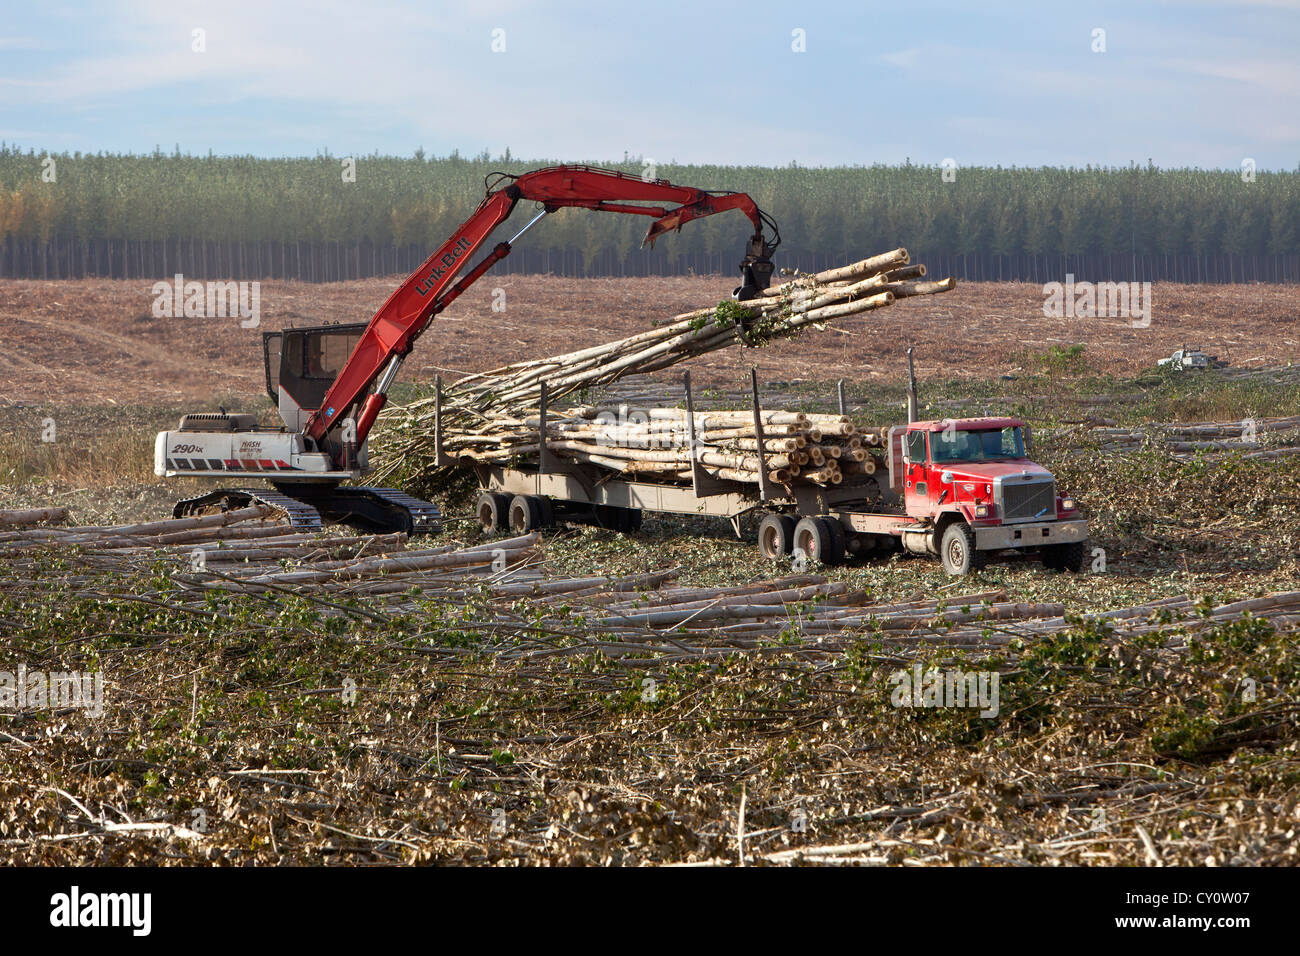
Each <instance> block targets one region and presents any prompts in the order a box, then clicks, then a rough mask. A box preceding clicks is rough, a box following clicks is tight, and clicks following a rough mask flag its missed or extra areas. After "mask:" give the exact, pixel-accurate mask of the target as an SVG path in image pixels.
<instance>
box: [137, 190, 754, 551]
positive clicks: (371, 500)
mask: <svg viewBox="0 0 1300 956" xmlns="http://www.w3.org/2000/svg"><path fill="white" fill-rule="evenodd" d="M484 191H485V193H486V195H485V196H484V198H483V201H482V202H481V203H480V204H479V206H478V208H477V209H476V210H475V211H474V213H473V214H472V215H471V216H470V217H469V218H468V219H467V220H466V221H465V222H464V223H462V224H461V226H460V227H459V228H458V229H457V230H456V232H455V234H454V235H452V236H451V238H449V239H447V240H446V242H444V243H443V244H442V246H441V247H439V248H438V249H437V250H436V251H435V252H434V253H433V254H432V255H431V256H429V258H428V259H427V260H425V262H424V263H423V264H422V265H421V266H420V267H419V268H418V269H416V270H415V272H414V273H412V274H411V275H410V276H409V277H408V278H407V279H406V281H405V282H403V283H402V285H401V286H399V287H398V288H397V290H396V291H395V292H393V294H392V295H391V296H389V298H388V300H387V301H386V302H385V303H384V304H383V305H382V306H381V307H380V309H379V311H378V312H376V313H375V314H374V316H373V317H372V318H371V319H370V321H369V322H368V323H356V324H349V325H327V326H318V327H301V328H288V329H284V330H283V331H281V332H268V333H264V334H263V354H264V361H265V375H266V391H267V394H268V396H269V397H270V399H271V402H272V403H273V404H274V406H275V408H276V411H277V413H278V414H279V417H280V421H281V424H280V425H278V426H263V425H259V424H258V416H257V415H255V414H230V413H227V412H226V411H225V410H224V409H223V410H221V411H219V412H200V413H196V414H190V415H186V416H184V417H183V418H182V419H181V422H180V426H179V427H178V428H177V429H176V430H175V431H165V432H161V433H159V435H158V437H157V439H156V440H155V444H154V472H155V473H156V474H157V475H159V476H161V477H169V478H170V477H178V476H181V477H198V478H219V479H225V480H229V479H237V480H241V481H246V480H248V479H265V480H266V481H268V482H269V483H270V486H271V487H270V488H262V487H243V488H221V489H218V490H216V491H213V492H210V493H207V494H203V495H199V496H197V497H194V498H188V499H186V500H184V501H180V502H178V503H177V504H176V506H175V508H174V509H173V513H174V515H175V516H176V517H178V518H180V517H185V516H186V515H192V514H200V513H203V512H206V511H210V510H215V509H229V508H239V507H244V506H246V505H248V504H250V503H252V502H262V503H265V504H268V505H270V506H273V507H276V508H280V509H282V510H284V511H285V512H286V513H287V514H288V515H289V519H290V521H291V523H292V524H293V526H294V527H295V528H298V529H300V530H318V529H319V528H320V527H321V523H322V521H323V520H324V521H329V522H338V523H347V524H351V525H353V526H356V527H359V528H362V529H365V530H375V531H385V532H391V531H405V532H407V533H416V534H418V533H435V532H437V531H438V530H439V526H440V524H441V514H440V513H439V511H438V508H437V507H436V506H435V505H433V504H432V503H430V502H427V501H421V500H419V499H416V498H413V497H411V496H409V495H406V494H404V493H402V492H400V491H396V490H393V489H389V488H371V487H360V486H356V485H349V484H347V482H352V481H356V480H357V479H358V478H359V477H360V476H361V475H362V474H363V473H364V472H365V471H367V470H368V455H367V445H366V440H367V437H368V435H369V433H370V429H371V427H372V426H373V425H374V423H375V418H376V417H377V416H378V414H379V412H380V410H381V409H382V408H383V407H384V403H385V402H386V400H387V395H388V390H389V387H390V386H391V385H392V384H393V380H394V379H395V378H396V376H397V372H398V369H399V368H401V365H402V360H403V359H404V358H405V357H406V356H407V355H408V354H409V353H410V351H411V349H412V348H413V347H414V345H415V342H416V339H418V338H419V336H420V335H421V333H423V332H424V330H425V329H426V328H427V327H428V325H429V323H430V322H431V321H432V320H433V319H434V317H435V316H437V315H438V314H439V313H440V312H442V311H443V310H444V309H446V308H447V306H449V305H450V304H451V303H452V302H453V301H455V299H456V298H458V297H459V296H460V295H461V293H463V292H464V291H465V290H466V289H467V288H468V287H469V286H470V285H472V284H473V283H474V282H475V281H477V280H478V279H479V278H480V277H481V276H482V275H483V274H484V273H486V272H487V271H488V270H489V269H491V268H492V266H494V265H495V264H496V263H497V262H500V261H501V260H502V259H504V258H505V257H506V256H507V255H509V254H510V251H511V249H512V247H513V245H514V243H515V242H516V241H518V239H519V237H520V236H522V235H523V234H524V233H525V232H527V231H528V230H529V229H530V228H532V226H533V225H535V224H536V223H537V222H538V221H539V220H540V219H542V217H544V216H546V215H547V214H548V213H552V212H554V211H556V210H557V209H561V208H564V207H576V208H580V209H590V210H593V211H597V212H616V213H627V214H632V215H640V216H651V217H653V219H654V222H652V223H651V225H650V228H649V230H648V231H647V233H646V236H645V239H644V241H643V244H649V245H653V244H654V241H655V240H656V239H657V238H658V237H659V236H661V235H663V234H664V233H665V232H668V231H670V230H679V229H681V227H682V226H683V225H685V224H686V223H687V222H690V221H691V220H693V219H699V218H702V217H704V216H711V215H713V214H715V213H719V212H725V211H727V210H731V209H738V210H740V211H741V212H743V213H744V214H745V215H746V216H747V217H748V218H749V220H750V222H751V223H752V224H753V227H754V232H753V235H752V236H751V237H750V239H749V241H748V245H747V247H746V252H745V255H744V258H743V260H742V261H741V263H740V272H741V285H740V286H739V287H738V288H737V289H736V290H735V292H734V296H735V297H736V298H737V299H738V300H741V301H744V300H747V299H750V298H753V297H754V296H756V295H758V294H759V293H760V292H761V291H762V290H764V289H766V288H767V287H768V285H769V284H770V281H771V276H772V270H773V266H772V259H771V256H772V253H773V252H774V251H775V250H776V247H777V245H778V244H779V243H780V234H779V232H778V231H777V228H776V224H775V222H773V221H772V219H771V217H769V216H768V215H767V214H766V213H764V212H763V211H762V210H760V209H759V208H758V206H757V205H756V204H755V203H754V201H753V199H751V198H750V197H749V196H748V195H746V194H745V193H741V192H725V191H706V190H702V189H695V188H692V187H687V186H674V185H673V184H672V183H670V182H667V181H666V180H662V179H653V180H647V179H644V178H642V177H638V176H629V175H627V174H624V173H620V172H615V171H612V170H605V169H598V168H596V167H591V166H577V165H566V166H552V167H547V168H546V169H538V170H534V171H533V172H530V173H525V174H523V175H521V176H511V175H508V174H506V173H492V174H491V175H489V176H488V177H487V178H486V179H485V181H484ZM526 201H533V202H537V203H539V204H540V205H541V209H540V211H539V212H538V213H537V214H536V215H535V216H534V217H533V218H532V219H531V220H530V221H529V222H528V223H527V224H526V225H525V226H524V227H523V228H522V229H520V230H519V232H517V233H516V234H515V235H514V236H513V237H511V238H510V239H509V240H508V241H505V242H499V243H497V244H496V246H494V247H493V248H492V249H491V251H490V252H488V253H486V254H485V255H484V256H483V257H482V258H481V259H480V260H479V261H478V263H477V264H476V265H474V266H473V267H472V268H468V269H467V268H466V267H467V266H469V263H470V262H471V260H472V259H473V257H474V255H475V253H476V252H478V250H479V249H480V248H481V247H482V246H483V245H484V244H485V243H486V242H487V240H488V238H489V237H490V236H491V234H492V232H493V231H494V230H495V229H496V228H497V227H498V226H499V225H501V224H502V223H503V222H505V220H506V219H507V218H508V217H509V216H510V214H511V213H512V212H513V211H514V209H515V207H516V206H517V205H518V204H519V203H520V202H526ZM670 207H671V208H670ZM765 230H767V232H766V233H765ZM768 233H770V235H769V234H768ZM458 276H459V278H458Z"/></svg>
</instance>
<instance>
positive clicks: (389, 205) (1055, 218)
mask: <svg viewBox="0 0 1300 956" xmlns="http://www.w3.org/2000/svg"><path fill="white" fill-rule="evenodd" d="M552 162H553V161H550V160H544V161H533V162H521V161H519V160H517V159H513V158H511V157H510V156H509V154H508V153H507V154H506V155H504V156H499V157H492V156H489V155H487V154H486V153H484V154H481V155H479V156H475V157H462V156H460V155H458V154H455V153H453V154H452V155H450V156H446V157H430V156H425V155H423V154H422V153H417V154H416V155H415V156H412V157H406V158H401V157H393V156H380V155H372V156H357V157H339V156H331V155H328V154H322V155H318V156H315V157H310V158H282V159H267V158H258V157H252V156H213V155H208V156H191V155H185V154H181V153H180V152H179V151H177V152H174V153H163V152H161V151H155V152H154V153H152V154H148V155H123V154H107V153H96V154H84V153H41V152H37V151H34V150H27V151H22V150H19V149H17V148H13V147H10V146H0V275H32V274H41V271H42V269H43V270H44V273H45V274H47V275H50V274H53V275H55V276H63V275H69V274H105V275H136V274H140V275H145V274H165V273H166V271H167V270H168V269H174V268H176V267H177V266H180V265H184V264H186V263H187V262H188V263H189V264H190V265H191V266H197V267H198V270H199V271H202V270H204V269H211V268H214V267H215V268H224V269H225V270H226V272H227V274H232V275H233V274H234V273H235V272H236V271H237V272H239V273H240V274H243V275H245V276H248V275H252V274H253V273H257V272H258V271H261V272H263V273H265V274H266V275H267V276H268V277H269V276H270V275H272V274H274V275H289V276H295V275H296V276H297V277H300V278H313V277H314V278H323V277H330V278H348V277H352V276H354V275H368V274H385V272H386V270H390V269H391V270H394V271H402V270H403V268H404V267H405V265H406V264H407V263H408V262H409V261H410V260H411V258H412V256H414V257H415V259H416V261H417V262H418V259H419V251H420V250H430V251H431V250H432V249H433V248H434V247H435V246H437V245H438V244H439V243H441V242H442V241H443V240H444V239H445V238H446V237H447V236H449V235H450V234H451V233H452V232H453V231H454V230H455V228H456V227H457V226H458V225H459V224H460V223H461V222H462V221H463V220H464V219H465V217H466V216H468V215H469V213H470V212H471V211H472V210H473V208H474V207H475V206H476V205H477V204H478V202H479V200H480V199H481V198H482V196H483V190H484V183H483V181H484V177H485V176H486V175H488V174H489V173H491V172H493V171H496V170H503V171H506V172H512V173H521V172H525V171H527V170H529V169H532V168H536V167H539V166H544V165H550V164H552ZM593 165H605V166H608V167H610V168H615V169H621V170H623V171H625V172H629V173H633V174H648V175H654V176H657V177H660V178H664V179H668V180H670V181H672V182H674V183H677V184H681V185H690V186H698V187H701V188H705V189H732V190H744V191H745V192H748V193H750V195H752V196H753V197H754V199H755V200H756V201H757V202H758V204H759V205H760V206H761V207H762V208H763V209H764V210H766V211H767V212H768V213H770V214H771V215H772V216H773V217H774V218H775V219H776V221H777V222H778V223H779V224H780V227H781V235H782V245H781V250H780V264H783V265H787V264H796V265H801V266H804V267H808V266H812V267H817V266H818V265H819V264H820V263H825V262H830V263H834V262H837V261H843V260H844V259H845V258H848V257H855V256H861V255H866V254H870V253H874V252H878V251H881V250H884V249H889V248H893V247H895V246H899V245H903V246H907V247H908V248H909V249H910V250H913V252H914V253H915V254H916V258H917V259H923V258H926V257H928V260H934V259H941V260H944V261H945V262H955V263H958V264H959V267H958V268H957V269H956V270H955V271H957V272H958V274H960V272H961V269H962V268H964V269H966V271H967V276H966V277H967V278H987V279H996V278H999V277H1002V278H1032V275H1031V274H1030V273H1037V272H1040V271H1042V272H1046V273H1048V274H1054V273H1055V272H1056V271H1059V269H1058V265H1059V264H1061V263H1067V264H1068V263H1070V262H1074V263H1076V264H1079V265H1081V266H1082V267H1084V268H1089V267H1090V266H1089V264H1092V265H1091V267H1092V268H1095V269H1098V270H1102V271H1109V272H1123V273H1124V274H1123V275H1117V276H1115V277H1116V278H1130V277H1136V274H1137V273H1138V272H1143V273H1150V272H1151V271H1152V270H1153V269H1154V270H1156V271H1160V270H1161V269H1163V270H1164V271H1165V272H1167V273H1168V274H1169V275H1168V277H1177V276H1178V275H1180V274H1181V275H1182V276H1183V277H1184V278H1185V280H1186V281H1198V280H1197V278H1196V277H1197V276H1198V275H1202V273H1203V277H1202V279H1201V280H1200V281H1241V280H1243V279H1246V280H1249V279H1251V278H1263V279H1283V280H1290V281H1296V280H1297V279H1300V231H1298V225H1297V224H1298V222H1300V171H1285V172H1274V171H1259V172H1253V171H1238V170H1204V169H1161V168H1159V167H1156V166H1153V165H1146V166H1136V165H1135V166H1132V167H1128V168H1100V167H1085V168H1055V167H1034V168H1028V167H960V168H955V169H946V168H944V167H941V166H928V165H915V164H905V165H896V166H884V165H872V166H844V167H830V168H822V167H817V168H808V167H802V166H798V165H793V164H792V165H790V166H785V167H776V168H773V167H757V166H698V165H671V164H659V165H657V166H656V165H655V164H653V163H651V162H650V161H648V160H644V159H641V158H631V157H625V158H624V160H623V161H621V162H616V163H593ZM647 222H648V221H647V220H645V219H642V218H641V217H632V216H618V215H612V214H602V213H591V212H587V211H585V210H562V211H560V212H558V213H557V214H555V215H554V216H553V217H551V218H550V219H548V220H547V221H546V222H545V223H543V224H540V225H539V227H538V228H536V229H534V230H533V231H532V232H531V233H530V234H529V235H528V236H527V237H526V239H525V240H523V241H522V242H521V243H520V250H519V252H517V253H516V254H515V256H514V257H513V258H515V259H516V263H515V264H514V266H515V268H516V269H517V268H520V267H527V268H528V269H529V270H530V271H558V272H563V273H565V274H599V275H610V274H613V275H618V274H647V273H650V274H654V273H663V272H676V271H687V270H694V271H716V270H717V268H718V266H721V271H723V272H731V271H732V270H733V268H734V263H733V262H732V261H731V259H733V258H738V257H739V255H740V254H741V251H742V244H743V239H744V237H745V235H746V233H747V224H746V223H745V222H743V220H741V219H740V217H739V214H735V213H727V214H724V215H720V216H716V217H712V218H711V219H708V220H703V221H700V222H695V223H691V224H690V225H688V226H687V227H686V228H685V229H683V230H682V232H681V233H680V234H677V235H672V236H668V237H666V238H665V239H664V240H662V241H661V243H660V245H659V248H658V249H656V250H654V251H647V250H642V249H641V248H640V239H641V237H642V235H643V234H644V230H645V228H646V225H647ZM304 255H305V261H306V262H307V263H308V264H307V265H302V264H301V263H303V262H304ZM329 257H333V258H332V259H330V258H329ZM331 262H332V264H330V263H331ZM208 263H213V264H214V265H212V266H210V265H208ZM313 263H314V264H313ZM1180 264H1181V265H1180ZM295 270H296V271H295ZM190 271H192V272H193V271H195V270H194V269H191V270H190ZM972 271H973V272H974V275H971V274H970V273H971V272H972ZM1130 272H1132V273H1133V275H1132V276H1130V275H1129V273H1130ZM309 273H310V274H309ZM254 277H255V276H254ZM1106 277H1107V276H1103V275H1097V276H1094V278H1106Z"/></svg>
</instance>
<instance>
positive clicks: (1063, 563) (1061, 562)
mask: <svg viewBox="0 0 1300 956" xmlns="http://www.w3.org/2000/svg"><path fill="white" fill-rule="evenodd" d="M1086 554H1087V542H1086V541H1074V542H1071V543H1069V544H1049V545H1047V547H1045V548H1043V550H1042V556H1043V567H1045V568H1047V569H1048V570H1049V571H1070V572H1073V573H1074V574H1082V573H1083V564H1084V556H1085V555H1086Z"/></svg>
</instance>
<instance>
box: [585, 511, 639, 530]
mask: <svg viewBox="0 0 1300 956" xmlns="http://www.w3.org/2000/svg"><path fill="white" fill-rule="evenodd" d="M642 517H643V515H642V513H641V509H640V508H621V507H619V506H618V505H597V506H596V522H597V524H599V525H600V526H601V527H602V528H605V529H607V530H609V531H617V532H618V533H619V534H632V533H633V532H635V531H640V530H641V520H642Z"/></svg>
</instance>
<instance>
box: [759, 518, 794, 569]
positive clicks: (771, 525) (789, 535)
mask: <svg viewBox="0 0 1300 956" xmlns="http://www.w3.org/2000/svg"><path fill="white" fill-rule="evenodd" d="M793 550H794V519H793V518H791V517H790V516H789V515H776V514H772V515H764V516H763V520H762V521H760V522H759V523H758V553H759V554H761V555H762V556H763V557H765V558H767V559H768V560H769V561H777V560H780V559H781V558H784V557H786V556H787V555H788V554H789V553H790V552H791V551H793Z"/></svg>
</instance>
